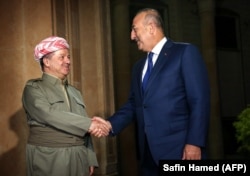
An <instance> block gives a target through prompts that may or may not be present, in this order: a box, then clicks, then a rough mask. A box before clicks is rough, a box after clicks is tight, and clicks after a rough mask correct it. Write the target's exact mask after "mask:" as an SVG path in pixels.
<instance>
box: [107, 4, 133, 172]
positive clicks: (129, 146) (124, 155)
mask: <svg viewBox="0 0 250 176" xmlns="http://www.w3.org/2000/svg"><path fill="white" fill-rule="evenodd" d="M129 7H130V6H129V1H128V0H112V1H111V8H112V13H111V19H112V37H113V39H114V40H113V64H114V88H115V95H116V97H115V102H116V103H115V105H116V109H119V108H120V107H121V106H122V105H123V104H124V103H125V102H126V101H127V99H128V93H129V89H130V81H131V70H132V65H133V58H132V57H131V48H130V47H131V41H130V29H131V23H130V22H131V21H130V14H129V12H130V9H129ZM118 142H119V143H118V155H119V159H120V160H119V166H120V172H121V175H130V176H133V175H137V160H136V144H135V127H134V124H131V125H129V126H128V127H127V128H125V129H124V130H123V131H122V132H121V133H120V134H119V135H118Z"/></svg>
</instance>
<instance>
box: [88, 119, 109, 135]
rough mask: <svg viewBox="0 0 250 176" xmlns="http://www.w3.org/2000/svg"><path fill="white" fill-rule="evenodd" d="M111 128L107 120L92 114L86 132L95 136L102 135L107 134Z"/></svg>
mask: <svg viewBox="0 0 250 176" xmlns="http://www.w3.org/2000/svg"><path fill="white" fill-rule="evenodd" d="M111 130H112V126H111V124H110V122H109V121H107V120H105V119H103V118H101V117H97V116H94V117H93V118H92V123H91V125H90V127H89V130H88V132H89V133H90V134H92V135H94V136H95V137H104V136H108V135H109V132H110V131H111Z"/></svg>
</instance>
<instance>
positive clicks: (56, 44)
mask: <svg viewBox="0 0 250 176" xmlns="http://www.w3.org/2000/svg"><path fill="white" fill-rule="evenodd" d="M60 49H69V44H68V43H67V41H66V40H65V39H64V38H61V37H57V36H51V37H48V38H46V39H44V40H42V41H41V42H40V43H39V44H37V45H36V47H35V51H34V57H35V60H36V61H37V62H39V61H40V59H41V58H43V56H45V55H46V54H49V53H52V52H54V51H57V50H60Z"/></svg>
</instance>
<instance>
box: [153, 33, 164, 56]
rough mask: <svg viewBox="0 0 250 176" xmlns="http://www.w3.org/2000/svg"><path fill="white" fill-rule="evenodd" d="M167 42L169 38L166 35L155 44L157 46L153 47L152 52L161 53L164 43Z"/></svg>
mask: <svg viewBox="0 0 250 176" xmlns="http://www.w3.org/2000/svg"><path fill="white" fill-rule="evenodd" d="M166 42H167V38H166V37H163V38H162V39H161V41H159V42H158V43H157V44H156V45H155V47H154V48H153V49H152V52H153V53H154V54H157V55H159V54H160V52H161V49H162V47H163V45H164V44H165V43H166Z"/></svg>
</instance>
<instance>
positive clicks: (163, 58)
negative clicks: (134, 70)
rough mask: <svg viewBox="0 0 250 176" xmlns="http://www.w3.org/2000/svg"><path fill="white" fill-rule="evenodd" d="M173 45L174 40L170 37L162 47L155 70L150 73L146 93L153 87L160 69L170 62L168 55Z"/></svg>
mask: <svg viewBox="0 0 250 176" xmlns="http://www.w3.org/2000/svg"><path fill="white" fill-rule="evenodd" d="M171 46H173V42H172V41H171V40H170V39H168V40H167V42H166V43H165V45H164V46H163V48H162V49H161V52H160V54H159V56H158V59H157V61H156V63H155V65H154V67H153V70H152V72H151V75H150V77H149V80H148V83H147V87H146V90H145V93H146V92H147V90H148V89H149V88H150V87H151V85H152V83H153V81H154V79H155V77H156V76H157V75H158V73H159V72H160V70H161V69H162V68H163V67H164V65H165V64H166V63H167V62H168V56H169V55H170V52H171V50H170V48H171Z"/></svg>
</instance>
